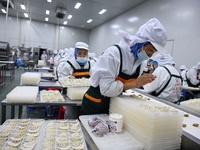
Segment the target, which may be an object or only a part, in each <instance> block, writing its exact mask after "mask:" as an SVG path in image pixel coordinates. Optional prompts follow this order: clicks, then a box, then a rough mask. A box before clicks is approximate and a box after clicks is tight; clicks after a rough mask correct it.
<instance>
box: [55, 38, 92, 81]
mask: <svg viewBox="0 0 200 150" xmlns="http://www.w3.org/2000/svg"><path fill="white" fill-rule="evenodd" d="M88 50H89V48H88V45H87V44H86V43H84V42H77V43H76V44H75V51H74V56H75V57H74V58H72V59H70V60H67V61H61V62H60V63H59V65H58V68H57V76H58V78H60V77H70V78H82V77H86V78H89V77H90V74H89V71H90V68H91V67H92V65H93V63H91V62H90V61H89V60H88Z"/></svg>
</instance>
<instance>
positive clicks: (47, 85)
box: [38, 81, 63, 89]
mask: <svg viewBox="0 0 200 150" xmlns="http://www.w3.org/2000/svg"><path fill="white" fill-rule="evenodd" d="M38 87H40V88H59V89H63V86H62V85H56V82H53V81H40V83H39V85H38Z"/></svg>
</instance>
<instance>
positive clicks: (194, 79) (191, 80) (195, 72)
mask: <svg viewBox="0 0 200 150" xmlns="http://www.w3.org/2000/svg"><path fill="white" fill-rule="evenodd" d="M199 73H200V62H198V63H197V64H196V65H195V66H193V67H192V68H191V69H189V70H188V71H187V72H186V80H187V84H188V86H191V87H198V86H200V78H199Z"/></svg>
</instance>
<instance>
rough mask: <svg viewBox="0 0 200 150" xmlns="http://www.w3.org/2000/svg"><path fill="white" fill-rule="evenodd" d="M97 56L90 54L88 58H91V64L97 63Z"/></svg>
mask: <svg viewBox="0 0 200 150" xmlns="http://www.w3.org/2000/svg"><path fill="white" fill-rule="evenodd" d="M95 56H96V54H95V53H88V57H89V61H90V62H93V61H94V62H97V60H98V58H96V57H95Z"/></svg>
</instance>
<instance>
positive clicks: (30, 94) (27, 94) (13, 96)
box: [6, 86, 38, 103]
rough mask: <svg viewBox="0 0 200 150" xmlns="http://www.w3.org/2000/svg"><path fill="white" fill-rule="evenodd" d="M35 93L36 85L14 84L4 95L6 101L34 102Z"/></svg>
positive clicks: (36, 90) (36, 92) (36, 91)
mask: <svg viewBox="0 0 200 150" xmlns="http://www.w3.org/2000/svg"><path fill="white" fill-rule="evenodd" d="M37 95H38V87H37V86H16V87H15V88H14V89H13V90H12V91H11V92H10V93H8V94H7V95H6V100H7V102H8V103H35V101H36V99H37Z"/></svg>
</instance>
